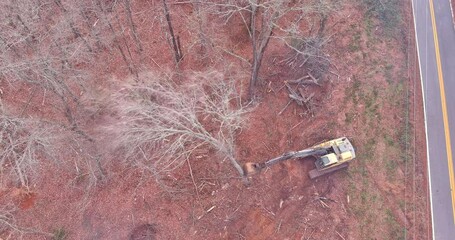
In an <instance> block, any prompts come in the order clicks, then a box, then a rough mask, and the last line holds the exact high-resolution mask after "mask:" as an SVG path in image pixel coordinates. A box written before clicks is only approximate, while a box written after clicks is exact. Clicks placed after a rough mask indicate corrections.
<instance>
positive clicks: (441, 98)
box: [412, 0, 455, 240]
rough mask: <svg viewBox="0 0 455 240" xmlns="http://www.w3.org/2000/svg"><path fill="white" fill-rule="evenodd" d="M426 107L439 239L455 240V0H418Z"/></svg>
mask: <svg viewBox="0 0 455 240" xmlns="http://www.w3.org/2000/svg"><path fill="white" fill-rule="evenodd" d="M412 3H413V12H414V22H415V29H416V38H417V50H418V55H419V62H420V75H421V78H422V79H421V80H422V91H423V97H424V108H425V126H426V133H427V151H428V168H429V169H428V172H429V185H430V198H431V199H430V200H431V213H432V214H431V216H432V225H433V239H435V240H445V239H447V240H454V239H455V207H454V206H455V205H454V204H455V195H454V194H455V192H454V191H455V189H454V188H455V186H454V185H455V181H454V176H453V175H454V174H453V172H454V171H455V169H454V168H453V161H452V153H451V151H452V149H453V150H455V144H454V143H455V30H454V27H453V20H452V13H451V10H450V0H412Z"/></svg>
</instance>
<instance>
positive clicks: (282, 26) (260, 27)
mask: <svg viewBox="0 0 455 240" xmlns="http://www.w3.org/2000/svg"><path fill="white" fill-rule="evenodd" d="M206 5H207V6H208V9H207V11H209V12H211V13H212V14H216V15H218V16H220V17H222V18H225V19H226V22H227V21H228V20H229V19H230V18H232V17H233V16H235V15H239V16H240V17H241V18H242V20H243V22H244V23H245V25H246V27H247V28H248V32H249V34H250V38H251V44H252V53H253V54H252V60H251V61H252V64H251V77H250V84H249V88H248V95H249V98H250V99H251V98H252V97H253V95H254V88H255V87H256V85H257V83H258V78H259V72H260V69H261V64H262V60H263V56H264V53H265V51H266V48H267V46H268V44H269V41H270V39H271V38H277V39H280V40H284V41H286V40H287V39H288V37H287V36H286V35H289V34H292V35H293V36H294V37H295V35H296V34H297V33H298V35H299V36H300V37H302V36H303V35H302V33H301V32H300V25H301V24H302V23H311V22H312V21H314V19H315V18H318V19H320V20H319V21H320V26H321V27H320V28H319V32H320V34H322V33H323V31H324V29H325V24H326V22H327V16H328V15H327V13H328V12H329V11H332V10H333V9H334V8H333V6H334V5H336V0H334V1H331V0H314V1H303V0H298V1H292V2H289V1H276V0H268V1H267V0H224V1H209V2H207V3H206ZM245 15H247V16H249V18H246V17H245ZM277 30H278V31H277ZM275 32H278V34H276V33H275ZM273 35H276V36H275V37H273ZM321 37H322V36H320V38H321Z"/></svg>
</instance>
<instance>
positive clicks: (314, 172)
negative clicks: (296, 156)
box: [308, 163, 349, 179]
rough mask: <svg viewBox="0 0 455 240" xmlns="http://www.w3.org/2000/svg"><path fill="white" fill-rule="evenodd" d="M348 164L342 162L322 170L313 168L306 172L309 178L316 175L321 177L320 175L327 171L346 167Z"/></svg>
mask: <svg viewBox="0 0 455 240" xmlns="http://www.w3.org/2000/svg"><path fill="white" fill-rule="evenodd" d="M348 166H349V163H342V164H340V165H338V166H335V167H331V168H328V169H324V170H318V169H313V170H311V171H310V172H309V173H308V175H309V176H310V178H311V179H315V178H317V177H321V176H324V175H327V174H329V173H332V172H335V171H338V170H341V169H344V168H347V167H348Z"/></svg>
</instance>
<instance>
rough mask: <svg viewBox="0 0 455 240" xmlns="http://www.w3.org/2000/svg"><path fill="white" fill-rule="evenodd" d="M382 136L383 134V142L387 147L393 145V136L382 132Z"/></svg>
mask: <svg viewBox="0 0 455 240" xmlns="http://www.w3.org/2000/svg"><path fill="white" fill-rule="evenodd" d="M383 136H384V141H385V143H386V144H387V146H388V147H393V146H395V141H394V140H393V138H392V137H391V136H390V135H389V134H387V133H384V134H383Z"/></svg>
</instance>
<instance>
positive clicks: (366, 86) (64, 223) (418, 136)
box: [0, 1, 431, 240]
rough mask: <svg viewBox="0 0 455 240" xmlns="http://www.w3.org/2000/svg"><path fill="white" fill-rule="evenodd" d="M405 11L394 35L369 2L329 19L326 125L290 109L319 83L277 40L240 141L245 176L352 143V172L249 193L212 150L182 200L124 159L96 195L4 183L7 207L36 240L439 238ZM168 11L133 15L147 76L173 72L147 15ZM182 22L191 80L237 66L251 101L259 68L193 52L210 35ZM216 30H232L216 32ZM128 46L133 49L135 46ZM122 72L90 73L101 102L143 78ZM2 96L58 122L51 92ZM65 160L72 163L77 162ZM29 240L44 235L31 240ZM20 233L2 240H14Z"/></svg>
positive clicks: (271, 182)
mask: <svg viewBox="0 0 455 240" xmlns="http://www.w3.org/2000/svg"><path fill="white" fill-rule="evenodd" d="M398 2H399V3H397V4H396V6H395V7H397V8H396V12H395V13H394V14H397V15H399V17H398V19H397V20H396V21H397V22H396V24H395V25H392V26H390V25H388V24H389V23H390V22H383V19H381V16H382V15H380V13H376V12H375V11H376V10H375V8H374V9H373V8H372V9H367V8H366V6H365V5H363V4H361V3H357V1H343V4H342V7H341V9H340V10H339V11H337V12H336V13H333V15H332V16H330V17H329V19H328V21H327V24H326V26H327V30H326V31H327V35H330V36H331V41H330V42H329V43H328V44H327V45H326V46H325V51H326V52H327V53H328V54H329V55H330V61H331V64H330V69H329V70H330V72H327V73H326V74H325V77H324V79H325V80H324V82H323V84H322V86H320V87H319V86H311V87H308V88H307V89H306V91H307V92H308V93H314V94H315V95H314V102H315V111H314V116H312V115H311V113H309V112H308V111H307V110H306V109H305V108H302V107H301V106H298V105H296V103H295V102H293V103H291V104H290V105H289V106H288V107H287V108H285V106H286V105H287V103H288V101H289V98H288V92H287V91H286V88H285V87H283V86H284V83H285V81H286V80H292V79H296V78H297V77H298V76H299V75H301V74H303V73H305V72H306V71H308V70H307V69H302V70H299V71H296V70H293V69H291V68H290V67H289V66H287V65H286V64H283V63H281V62H280V61H281V60H282V59H284V58H286V57H287V56H289V54H290V53H291V51H290V50H289V49H288V48H287V47H286V46H285V45H284V44H283V43H282V42H280V41H279V40H277V39H273V38H272V39H271V40H270V43H269V45H268V48H267V50H266V53H265V55H264V61H263V63H262V68H261V72H260V85H259V86H258V87H257V91H258V93H257V96H258V97H257V99H255V100H254V101H253V104H252V107H251V111H250V112H249V113H247V115H246V116H245V118H246V119H247V124H246V126H245V127H244V128H243V129H242V131H241V132H239V134H238V137H237V139H236V146H237V153H236V155H237V156H238V160H239V162H241V163H245V162H261V161H264V160H267V159H270V158H272V157H275V156H278V155H281V154H282V153H283V152H286V151H289V150H300V149H303V148H306V147H309V146H311V145H313V144H316V143H319V142H321V141H323V140H328V139H331V138H336V137H341V136H346V137H348V138H349V139H351V141H352V142H353V145H354V146H355V148H356V153H357V158H356V159H355V160H354V161H353V162H352V163H351V164H350V166H349V168H348V169H347V170H343V171H339V172H336V173H333V174H331V175H329V176H324V177H321V178H318V179H316V180H310V179H309V177H308V172H309V171H310V170H311V169H313V168H314V165H313V160H312V159H311V158H308V159H299V160H295V161H286V162H284V163H281V164H278V165H276V166H274V167H273V168H270V169H267V170H266V171H264V172H263V173H261V174H259V175H256V176H253V178H252V179H251V183H250V185H248V186H246V185H245V184H244V183H243V182H242V180H241V179H240V178H238V177H237V176H238V174H237V173H236V172H235V170H234V169H233V168H232V167H231V166H230V165H229V163H228V162H227V161H225V162H221V161H219V156H218V155H217V154H216V153H215V152H214V151H212V150H209V149H201V150H200V151H198V152H197V153H196V154H193V155H192V158H191V159H190V160H189V161H188V162H187V164H184V165H182V166H181V167H180V168H179V169H177V171H176V172H174V173H173V174H172V178H174V179H176V181H174V182H173V188H171V189H163V188H162V187H161V186H160V184H158V183H157V182H156V181H155V180H154V179H153V177H151V176H150V175H149V173H147V172H141V171H139V170H137V169H135V168H127V169H125V168H124V167H123V166H122V165H121V164H120V162H121V161H120V160H121V159H116V156H115V155H114V154H109V153H106V154H105V156H106V157H108V158H109V161H108V162H109V164H106V168H107V169H109V173H108V174H107V177H106V179H104V180H100V181H98V182H96V184H91V182H89V180H88V179H87V178H85V177H84V176H77V175H75V174H74V173H73V172H72V171H73V170H72V169H71V168H58V167H56V166H55V165H52V164H49V163H48V164H46V162H45V161H43V163H42V164H41V165H40V166H41V167H40V168H39V172H40V176H41V177H38V178H36V179H35V180H34V181H33V182H32V184H31V188H30V190H29V191H27V190H25V189H22V188H17V187H16V186H14V185H13V184H3V185H1V189H0V202H2V203H9V202H12V203H13V204H14V205H15V206H16V207H17V211H15V220H16V223H17V224H18V225H19V226H21V227H23V228H24V229H22V230H23V231H22V232H24V234H25V235H23V238H24V239H51V238H52V236H54V237H55V236H57V234H58V233H59V232H60V233H65V234H62V235H67V239H342V240H344V239H429V238H430V236H431V225H430V223H431V222H430V220H429V202H428V191H427V182H426V181H427V180H426V179H427V177H426V166H425V162H426V161H425V159H426V156H425V152H426V151H425V137H424V127H423V113H422V100H421V90H420V80H419V76H418V67H417V59H416V52H415V46H414V39H413V38H414V33H413V23H412V20H411V19H412V18H411V17H410V16H411V15H410V14H411V12H410V11H411V8H410V3H407V2H405V1H398ZM159 6H160V5H159V4H157V3H147V2H146V1H143V2H142V1H134V3H133V4H132V9H133V12H136V13H137V14H136V15H135V16H134V17H135V18H136V21H137V22H136V24H137V25H138V31H139V33H140V36H141V40H142V42H143V47H144V51H143V52H142V53H141V54H140V55H139V54H137V53H134V52H133V53H132V55H133V56H132V58H133V59H135V61H136V62H134V64H137V66H141V67H138V69H139V70H142V69H144V71H147V70H148V69H152V70H154V71H159V70H163V69H165V70H170V69H173V67H174V65H173V63H172V61H173V60H172V57H173V56H172V52H171V49H170V47H169V46H168V43H167V42H166V41H162V39H161V35H160V33H159V31H161V29H160V25H159V24H157V23H156V22H154V21H152V19H151V18H150V16H148V15H147V14H146V13H148V12H146V11H143V9H148V8H158V7H159ZM170 10H171V13H172V15H171V16H172V17H173V21H174V28H175V30H176V32H177V33H178V34H179V36H180V41H181V42H182V44H183V49H184V51H186V52H187V54H188V55H186V56H185V58H184V60H183V62H182V63H181V64H180V68H179V70H178V71H180V72H182V75H184V73H185V72H186V71H204V70H207V69H217V68H219V69H222V68H224V67H226V66H227V65H229V68H230V69H232V71H233V72H236V74H237V75H236V76H240V77H242V76H243V79H240V80H241V82H242V86H243V89H246V87H247V81H248V77H249V76H248V71H249V68H248V65H247V64H246V63H245V62H244V61H243V60H239V58H238V57H235V56H233V54H227V53H225V54H223V55H222V58H221V59H220V58H218V57H219V56H212V55H210V49H209V48H208V47H207V48H206V47H202V46H199V45H197V44H195V45H192V44H191V43H194V42H195V39H198V38H200V37H201V36H200V35H197V34H194V32H192V29H194V28H196V27H198V28H199V27H200V26H193V25H192V24H194V21H195V19H196V14H195V13H196V10H195V9H193V8H192V7H191V5H190V4H184V3H182V4H174V5H172V4H171V6H170ZM114 11H115V10H114ZM118 11H120V13H122V11H121V10H118ZM378 11H379V10H378ZM159 12H160V11H157V13H159ZM182 16H184V17H182ZM210 20H211V21H212V22H211V24H209V25H207V26H202V28H207V32H210V33H211V34H213V36H216V39H223V41H225V43H224V45H223V46H224V47H226V48H227V49H229V50H230V51H232V53H234V54H235V55H237V56H240V57H241V58H244V59H247V60H249V59H251V57H250V56H251V43H250V42H249V36H248V32H247V31H246V29H245V28H244V25H243V23H242V19H241V18H240V16H238V15H234V16H233V17H232V18H230V19H229V20H228V21H227V24H226V25H221V24H222V22H223V21H224V20H223V19H217V18H213V19H210ZM386 20H387V19H386ZM209 22H210V21H209ZM217 24H220V26H223V27H220V28H219V29H213V28H215V26H218V25H217ZM190 27H191V28H190ZM308 27H309V26H308ZM130 37H131V36H130ZM127 39H128V41H130V42H131V45H132V42H133V40H132V38H127ZM136 54H137V55H136ZM122 61H123V60H122V58H121V56H120V55H119V54H118V53H115V54H112V53H109V52H108V51H106V52H105V53H101V54H100V55H99V56H98V60H97V61H96V64H95V65H93V66H83V65H82V66H81V69H83V70H84V71H92V73H93V76H94V78H93V89H92V91H93V92H95V95H96V96H107V95H109V93H110V92H109V91H112V89H116V87H115V86H116V85H117V84H118V83H121V82H122V81H126V79H130V76H129V75H130V74H129V73H128V70H127V68H126V67H124V63H123V62H122ZM172 71H174V70H172ZM113 86H114V87H113ZM1 88H2V90H3V95H2V101H3V102H4V104H5V105H9V106H10V108H11V109H15V108H16V109H23V106H24V105H25V104H28V105H29V106H28V107H27V109H26V113H25V114H26V115H30V116H37V117H41V118H44V119H56V118H57V117H54V116H52V114H53V112H52V111H50V110H48V109H46V107H44V106H43V105H42V101H44V100H43V98H42V97H41V96H43V95H42V94H43V93H42V92H39V91H38V92H37V94H36V96H37V97H32V98H31V100H29V98H30V93H31V92H33V91H34V90H33V89H31V88H30V87H29V86H19V87H17V86H16V87H11V86H9V85H8V84H6V83H3V82H2V85H1ZM36 91H37V90H36ZM81 94H82V93H81ZM38 96H39V97H38ZM46 101H52V99H46ZM284 108H285V109H284ZM283 109H284V111H283ZM16 111H18V112H20V111H19V110H16ZM280 112H282V113H281V114H278V113H280ZM93 116H95V117H94V119H92V120H91V121H87V124H86V125H85V126H84V128H85V129H87V131H88V132H90V133H92V134H93V135H94V136H97V134H98V135H99V136H102V134H100V129H101V127H102V126H104V125H105V124H106V121H111V118H109V115H108V113H106V112H103V111H99V112H97V114H94V115H93ZM100 138H101V139H102V137H100ZM103 144H105V145H109V140H104V142H102V144H101V145H100V146H101V148H103ZM64 149H65V148H62V150H61V151H65V150H64ZM106 149H109V147H106ZM66 156H67V159H66V160H67V161H68V162H71V161H72V160H73V158H77V155H71V154H69V153H68V154H66ZM236 174H237V175H236ZM25 228H27V229H25ZM29 228H30V229H33V230H31V232H33V231H38V233H30V234H26V232H29V230H28V229H29ZM12 232H14V231H6V232H4V233H1V234H0V237H2V238H3V239H8V236H9V233H12ZM46 233H51V234H50V235H49V234H46ZM17 237H19V235H18V234H15V235H13V236H12V237H11V239H15V238H17Z"/></svg>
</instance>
